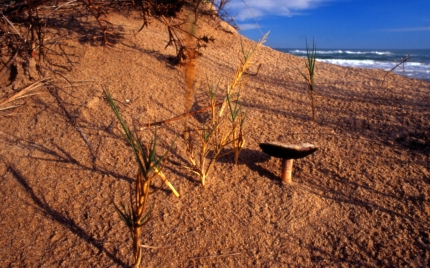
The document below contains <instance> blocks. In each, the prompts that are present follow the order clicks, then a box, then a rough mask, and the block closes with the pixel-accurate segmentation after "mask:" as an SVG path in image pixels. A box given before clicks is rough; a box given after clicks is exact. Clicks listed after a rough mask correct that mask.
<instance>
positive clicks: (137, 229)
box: [106, 93, 179, 267]
mask: <svg viewBox="0 0 430 268" xmlns="http://www.w3.org/2000/svg"><path fill="white" fill-rule="evenodd" d="M106 98H107V100H108V102H109V105H110V107H111V108H112V110H113V112H114V113H115V116H116V117H117V119H118V121H119V123H120V124H121V127H122V130H123V131H124V133H123V134H124V138H125V140H126V141H127V142H128V144H129V145H130V146H131V148H132V152H133V155H134V158H135V160H136V163H137V166H138V172H137V175H136V181H135V184H134V193H130V203H129V204H128V206H126V205H124V204H121V205H120V207H118V206H117V205H116V204H114V205H115V208H116V210H117V212H118V214H119V215H120V217H121V219H122V220H123V221H124V223H125V224H126V226H127V227H128V229H129V230H130V234H131V237H132V239H133V255H134V267H139V266H140V263H141V260H142V243H141V236H142V229H143V226H144V225H145V223H147V222H148V220H149V219H150V215H151V212H152V210H153V208H154V206H153V205H152V206H151V207H150V208H149V209H148V201H149V195H150V194H151V193H150V188H151V184H152V182H153V180H154V179H155V178H156V177H159V178H161V179H162V181H163V182H164V183H165V184H166V185H167V186H168V187H169V188H170V189H171V190H172V192H173V193H174V194H175V195H176V196H177V197H179V194H178V192H177V191H176V190H175V188H174V187H173V186H172V185H171V184H170V182H169V181H168V180H167V179H166V176H165V175H164V174H163V172H162V170H163V167H164V165H165V163H166V160H167V156H168V153H169V151H170V149H169V150H167V151H166V153H164V155H163V156H161V157H158V156H157V154H156V148H157V134H156V132H155V133H154V138H153V140H152V141H151V143H150V145H149V146H145V145H143V144H142V143H141V142H140V140H139V139H138V138H137V137H136V136H135V135H133V134H132V132H131V131H130V129H129V128H128V127H127V125H126V123H125V121H124V120H123V119H122V116H121V114H120V112H119V110H118V108H117V106H116V105H115V102H114V100H113V98H112V96H111V95H110V93H106ZM172 145H173V143H172ZM170 148H171V147H170Z"/></svg>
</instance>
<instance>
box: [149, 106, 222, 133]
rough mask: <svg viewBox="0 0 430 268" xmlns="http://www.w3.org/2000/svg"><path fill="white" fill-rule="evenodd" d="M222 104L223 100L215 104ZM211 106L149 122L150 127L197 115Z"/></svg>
mask: <svg viewBox="0 0 430 268" xmlns="http://www.w3.org/2000/svg"><path fill="white" fill-rule="evenodd" d="M222 104H223V102H218V103H216V104H215V106H216V107H217V106H221V105H222ZM211 108H212V105H209V106H206V107H204V108H201V109H199V110H196V111H192V112H188V113H183V114H181V115H178V116H176V117H173V118H170V119H166V120H163V121H158V122H154V123H150V124H148V127H152V126H159V125H162V124H165V123H169V122H172V121H176V120H179V119H182V118H184V117H189V116H192V115H195V114H199V113H202V112H204V111H207V110H209V109H211Z"/></svg>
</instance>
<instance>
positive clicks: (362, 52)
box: [276, 48, 430, 82]
mask: <svg viewBox="0 0 430 268" xmlns="http://www.w3.org/2000/svg"><path fill="white" fill-rule="evenodd" d="M276 50H278V51H282V52H285V53H289V54H293V55H296V56H301V57H306V49H285V48H279V49H278V48H277V49H276ZM316 54H317V61H322V62H327V63H332V64H336V65H340V66H350V67H358V68H377V69H383V70H386V71H389V70H391V69H392V68H393V67H394V66H396V64H397V63H400V62H401V61H402V59H405V58H406V57H407V56H408V55H410V56H409V58H408V60H407V61H406V62H405V64H404V65H403V67H404V68H402V66H399V67H397V68H396V69H395V70H394V72H395V73H397V74H400V75H404V76H407V77H410V78H417V79H422V80H426V81H429V82H430V49H317V52H316ZM395 61H396V62H397V63H396V62H395Z"/></svg>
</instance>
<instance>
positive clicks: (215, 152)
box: [185, 35, 267, 185]
mask: <svg viewBox="0 0 430 268" xmlns="http://www.w3.org/2000/svg"><path fill="white" fill-rule="evenodd" d="M266 36H267V35H266ZM266 36H264V37H263V39H262V40H261V41H260V42H259V43H258V44H257V45H256V46H255V47H253V48H252V49H250V50H249V51H246V50H245V48H244V47H243V46H242V58H241V61H240V64H239V67H238V68H237V69H236V72H235V74H234V77H233V79H232V81H231V82H230V83H229V85H228V87H227V88H226V90H225V92H224V93H223V96H224V97H223V99H222V100H221V101H218V98H217V93H218V91H219V86H218V84H217V85H215V84H214V83H213V82H210V81H208V83H207V89H208V90H207V94H208V99H209V106H208V107H209V109H208V110H209V112H208V113H206V114H205V115H206V118H204V121H203V123H202V124H201V126H200V127H196V128H195V129H194V131H193V133H192V135H190V137H189V138H188V139H187V140H186V142H187V158H188V161H189V165H188V166H185V168H186V169H187V170H189V171H191V172H193V173H194V174H196V175H197V176H198V177H200V180H201V182H202V184H203V185H204V184H205V181H206V178H207V177H208V176H209V174H210V172H211V170H212V168H213V166H214V164H215V161H216V159H217V158H218V157H219V156H220V154H221V152H222V150H223V149H224V148H225V147H226V146H228V145H230V144H231V145H232V147H233V148H232V150H233V152H234V161H235V163H236V164H237V163H238V159H239V154H240V152H241V150H242V149H243V148H244V146H245V132H244V123H245V118H246V114H245V113H244V111H243V110H242V105H241V104H240V98H241V94H242V92H243V86H244V83H245V81H246V79H244V76H245V72H246V70H247V69H248V68H249V67H250V66H252V64H253V62H252V58H253V56H254V55H255V52H256V51H257V49H258V48H259V47H260V46H261V44H263V43H264V42H265V40H266ZM226 109H227V110H228V111H226ZM204 111H207V110H206V109H205V110H204Z"/></svg>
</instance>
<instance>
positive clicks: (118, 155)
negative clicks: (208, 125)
mask: <svg viewBox="0 0 430 268" xmlns="http://www.w3.org/2000/svg"><path fill="white" fill-rule="evenodd" d="M111 21H112V22H113V23H114V24H115V26H116V27H117V36H118V39H117V42H116V43H115V44H114V45H113V46H112V47H108V48H106V49H103V47H102V46H100V38H99V34H100V33H99V32H97V31H92V30H90V28H89V27H88V26H89V24H93V23H94V22H93V21H91V20H83V21H78V20H70V21H68V22H67V23H65V24H64V25H61V27H59V29H60V30H59V31H60V34H59V35H58V36H57V37H58V38H59V39H60V41H61V42H62V44H63V50H64V51H65V52H67V54H68V55H69V57H68V58H67V59H66V58H64V57H63V58H58V57H57V58H55V57H52V59H51V60H52V62H53V63H55V65H52V68H53V69H54V70H56V73H57V75H54V74H53V73H52V72H49V71H47V72H46V77H49V78H51V79H52V80H51V83H52V85H55V87H54V86H50V87H49V88H40V89H38V90H37V92H38V93H40V94H38V95H35V96H32V97H31V98H27V99H23V100H20V101H18V102H16V103H17V104H23V105H22V106H20V107H18V108H16V109H14V110H8V111H4V112H1V114H0V122H1V128H0V139H1V144H0V192H1V194H0V244H1V245H2V246H1V249H0V266H1V267H124V266H128V265H131V264H132V263H131V260H132V251H131V238H130V235H129V232H128V230H127V228H126V227H125V225H124V223H123V222H122V221H121V220H120V218H119V216H118V214H117V213H116V211H115V209H114V206H113V204H112V202H115V203H117V204H119V203H121V202H127V201H128V200H129V192H130V186H131V185H132V183H133V181H134V176H135V174H136V165H135V163H134V160H133V155H132V154H131V151H130V147H128V146H127V145H126V143H125V142H124V140H123V138H122V136H121V133H120V131H119V128H118V127H119V125H118V122H117V120H116V118H115V117H114V114H113V113H112V111H111V109H110V107H109V106H108V104H107V102H106V101H105V100H104V94H103V88H105V89H106V88H108V89H109V90H110V91H111V92H112V94H113V96H114V98H115V99H116V100H117V103H118V106H119V108H120V110H121V112H122V114H123V115H124V118H125V120H126V121H127V122H128V123H129V124H130V125H131V126H133V129H134V130H136V131H138V132H139V135H141V136H142V139H143V140H148V139H149V138H150V137H151V135H152V133H153V129H152V128H147V127H146V124H147V123H148V122H155V121H159V120H164V119H168V118H171V117H174V116H176V115H179V114H181V113H182V112H183V110H184V98H185V97H184V96H185V82H184V67H183V66H172V65H171V64H170V63H169V62H168V59H169V58H170V57H171V56H173V55H174V50H173V49H172V48H167V49H165V48H164V47H165V42H166V41H167V32H166V30H165V28H163V26H162V25H161V24H158V23H157V22H155V21H153V22H152V23H151V24H150V27H149V28H145V29H144V30H143V31H142V32H140V33H137V30H138V29H139V27H140V23H141V22H140V21H139V20H138V18H137V17H136V18H134V16H133V15H129V18H127V19H126V18H125V17H123V16H122V15H112V16H111ZM198 31H199V32H200V33H210V34H211V35H213V36H214V37H215V39H216V40H215V43H214V44H210V45H209V46H208V47H207V48H206V49H204V50H202V52H203V55H202V56H201V57H199V58H198V60H197V62H196V82H195V88H196V90H197V93H196V96H195V100H194V105H193V109H198V108H201V107H204V106H206V105H208V103H207V98H206V87H205V83H206V79H207V77H209V78H210V79H213V80H216V81H218V80H219V81H220V82H219V83H220V85H221V86H223V87H224V86H226V85H227V84H228V83H230V81H231V79H232V77H233V75H234V70H235V68H236V67H237V66H238V63H239V56H240V49H241V40H242V43H243V45H244V46H245V47H246V48H250V47H252V46H253V45H255V44H254V43H253V42H251V41H249V40H247V39H246V38H243V37H241V36H240V35H238V34H232V33H227V32H226V31H224V30H223V29H221V28H220V27H219V26H218V24H217V23H216V22H207V21H206V20H204V19H202V20H201V22H200V28H199V29H198ZM269 38H270V36H269ZM52 49H58V47H56V46H52ZM259 64H261V68H260V70H259V72H258V73H257V75H254V74H255V73H256V72H257V66H258V65H259ZM295 66H298V67H300V68H302V67H303V61H302V59H300V58H297V57H294V56H291V55H287V54H283V53H280V52H277V51H275V50H273V49H271V48H269V47H262V48H260V49H259V50H258V52H257V54H256V56H255V64H254V65H253V66H252V67H251V68H250V69H249V72H248V75H247V76H246V79H247V83H246V87H244V94H243V96H242V97H243V103H242V104H243V109H244V110H246V112H247V121H246V125H245V133H246V141H247V142H246V148H245V149H244V150H243V151H242V153H241V155H240V160H239V164H238V165H237V166H235V165H234V164H233V161H232V159H233V156H232V154H227V155H225V156H223V157H221V158H220V159H219V160H218V161H217V163H216V165H215V168H214V171H213V173H212V174H211V175H210V177H209V178H208V179H207V183H206V185H205V186H202V185H201V184H200V183H199V181H198V178H197V177H196V176H194V175H193V174H192V173H190V172H188V171H187V170H185V169H183V168H181V167H180V165H186V163H187V162H186V154H185V143H184V141H183V140H182V139H180V138H178V139H177V141H176V143H175V147H174V148H173V150H172V155H171V157H170V162H169V163H167V165H166V169H165V173H166V176H167V177H168V179H169V180H170V182H171V183H172V184H173V185H174V186H175V187H176V189H177V190H178V191H179V193H180V194H181V196H180V198H176V197H175V196H174V195H173V194H172V193H171V192H170V191H168V190H167V189H166V188H163V190H161V191H158V192H157V193H155V194H154V195H152V199H151V202H152V203H153V204H154V205H155V207H154V211H153V214H152V218H151V220H150V221H149V222H148V223H147V225H146V227H145V228H144V234H143V241H144V243H145V245H148V246H153V247H156V248H144V257H143V265H142V267H324V266H325V267H327V266H329V267H403V266H404V267H425V266H427V267H428V266H430V230H429V229H430V228H429V227H430V225H429V223H428V222H429V218H430V171H429V169H430V164H429V163H430V159H429V154H430V123H429V122H430V84H429V83H428V82H424V81H419V80H412V79H409V78H405V77H402V76H398V75H394V74H389V75H388V76H387V77H386V78H385V80H384V75H385V74H386V73H385V72H384V71H380V70H369V69H354V68H343V67H338V66H334V65H329V64H324V63H318V64H317V67H316V68H317V69H316V77H315V83H316V86H315V93H316V95H317V98H316V110H317V120H316V122H313V121H312V114H311V106H310V98H309V94H308V91H307V87H306V84H305V83H304V80H303V78H302V77H301V76H300V74H299V73H298V72H297V70H296V67H295ZM18 71H20V70H18ZM33 79H34V80H36V79H37V77H34V78H33ZM34 80H33V81H34ZM31 82H32V80H29V79H28V75H27V76H25V75H23V74H22V73H18V77H17V79H16V80H15V81H14V82H13V83H12V84H10V83H9V82H7V81H3V82H2V84H1V88H0V100H3V99H5V98H7V97H8V96H11V95H12V94H14V93H15V92H16V90H19V89H21V88H23V87H24V86H25V85H27V84H29V83H31ZM198 119H199V117H198V116H196V117H192V118H191V119H190V122H191V124H192V125H194V126H197V125H198V124H199V122H198ZM181 130H182V121H176V122H172V123H168V124H165V125H163V126H161V127H159V128H158V135H159V136H160V140H159V144H160V148H159V153H160V154H161V153H162V152H163V151H164V149H165V148H167V147H168V146H169V145H170V143H171V142H172V141H173V140H174V139H175V137H178V136H180V134H181ZM261 142H283V143H292V144H296V143H304V142H307V143H312V144H315V145H317V146H318V147H319V148H320V149H319V150H318V151H317V152H315V153H314V154H312V155H311V156H308V157H306V158H303V159H299V160H296V161H295V163H294V170H293V182H294V183H293V184H292V185H283V184H282V183H281V182H280V171H281V162H280V160H279V159H276V158H270V157H269V156H268V155H266V154H264V153H263V152H262V151H261V150H260V148H259V146H258V145H259V143H261ZM158 185H160V183H158Z"/></svg>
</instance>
